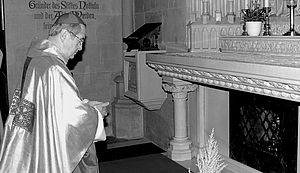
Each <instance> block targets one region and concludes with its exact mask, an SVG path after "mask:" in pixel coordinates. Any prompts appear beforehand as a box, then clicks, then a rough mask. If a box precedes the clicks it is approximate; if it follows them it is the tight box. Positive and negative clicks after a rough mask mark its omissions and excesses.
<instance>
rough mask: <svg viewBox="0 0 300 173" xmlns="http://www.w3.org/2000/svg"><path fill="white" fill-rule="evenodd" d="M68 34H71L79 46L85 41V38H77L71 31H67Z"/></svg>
mask: <svg viewBox="0 0 300 173" xmlns="http://www.w3.org/2000/svg"><path fill="white" fill-rule="evenodd" d="M68 32H69V33H70V34H72V35H73V36H74V37H75V38H77V39H78V41H79V42H80V44H81V45H82V44H83V42H84V41H85V38H79V37H78V36H77V35H76V34H74V33H73V32H71V31H68Z"/></svg>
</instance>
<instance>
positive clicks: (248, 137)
mask: <svg viewBox="0 0 300 173" xmlns="http://www.w3.org/2000/svg"><path fill="white" fill-rule="evenodd" d="M240 114H241V122H240V126H241V129H242V131H243V135H244V140H245V142H246V143H247V145H249V146H250V147H252V148H254V149H256V150H258V151H261V152H265V153H268V154H270V155H274V156H277V155H278V153H277V152H278V147H279V146H278V144H280V143H281V128H280V125H281V120H280V117H279V115H278V114H276V113H274V112H273V111H272V110H267V109H264V108H263V107H258V106H255V105H244V106H242V107H240Z"/></svg>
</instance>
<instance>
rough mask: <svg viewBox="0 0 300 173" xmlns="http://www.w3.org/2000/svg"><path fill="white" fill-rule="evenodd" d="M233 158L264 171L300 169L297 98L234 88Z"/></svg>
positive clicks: (293, 172)
mask: <svg viewBox="0 0 300 173" xmlns="http://www.w3.org/2000/svg"><path fill="white" fill-rule="evenodd" d="M229 104H230V158H231V159H234V160H236V161H239V162H241V163H243V164H245V165H248V166H250V167H252V168H254V169H256V170H259V171H261V172H263V173H296V172H297V131H298V126H297V122H298V118H297V116H298V105H299V103H297V102H292V101H287V100H283V99H278V98H272V97H268V96H262V95H256V94H250V93H245V92H239V91H230V103H229Z"/></svg>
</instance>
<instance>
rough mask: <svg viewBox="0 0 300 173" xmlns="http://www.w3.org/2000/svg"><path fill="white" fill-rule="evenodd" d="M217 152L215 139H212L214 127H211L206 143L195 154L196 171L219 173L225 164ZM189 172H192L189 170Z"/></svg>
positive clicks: (200, 172)
mask: <svg viewBox="0 0 300 173" xmlns="http://www.w3.org/2000/svg"><path fill="white" fill-rule="evenodd" d="M218 152H219V150H218V145H217V141H216V140H215V139H214V129H212V132H211V134H210V136H209V139H208V141H207V144H206V145H205V147H203V148H200V149H199V154H198V155H197V163H196V166H197V167H198V171H199V172H198V173H220V172H221V171H222V170H223V169H224V168H225V167H226V166H227V165H226V164H225V163H224V162H223V158H222V157H221V155H219V153H218ZM189 173H192V172H191V171H190V170H189Z"/></svg>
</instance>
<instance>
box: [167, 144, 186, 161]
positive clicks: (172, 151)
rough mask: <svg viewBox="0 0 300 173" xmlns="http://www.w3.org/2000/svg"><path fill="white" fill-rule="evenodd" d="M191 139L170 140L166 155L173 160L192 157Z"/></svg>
mask: <svg viewBox="0 0 300 173" xmlns="http://www.w3.org/2000/svg"><path fill="white" fill-rule="evenodd" d="M191 143H192V141H190V140H184V141H178V140H172V141H171V142H170V148H169V150H168V156H169V157H170V158H171V159H172V160H174V161H185V160H191V159H192V151H191V149H190V145H191Z"/></svg>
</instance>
